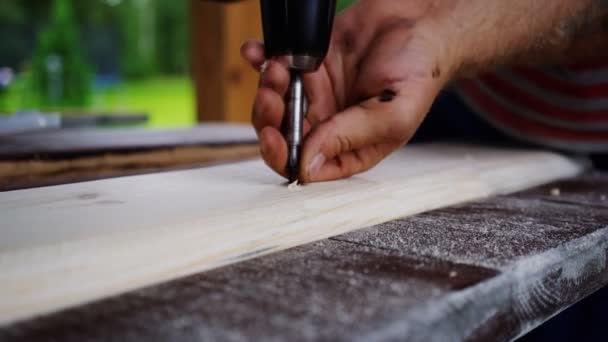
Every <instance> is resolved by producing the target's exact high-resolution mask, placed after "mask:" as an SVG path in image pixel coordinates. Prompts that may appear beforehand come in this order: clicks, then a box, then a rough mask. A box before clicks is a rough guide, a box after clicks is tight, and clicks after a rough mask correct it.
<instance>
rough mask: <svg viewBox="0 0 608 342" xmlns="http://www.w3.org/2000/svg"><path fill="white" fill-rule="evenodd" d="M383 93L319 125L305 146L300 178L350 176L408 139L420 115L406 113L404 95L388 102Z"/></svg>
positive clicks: (319, 179) (367, 167)
mask: <svg viewBox="0 0 608 342" xmlns="http://www.w3.org/2000/svg"><path fill="white" fill-rule="evenodd" d="M389 95H390V94H389ZM383 96H385V97H383ZM386 96H388V95H387V94H384V95H381V96H380V97H378V98H372V99H369V100H367V101H365V102H363V103H360V104H358V105H355V106H352V107H350V108H348V109H346V110H345V111H343V112H341V113H338V114H336V115H334V116H333V117H332V118H331V119H329V120H327V121H325V122H323V123H321V124H319V125H318V126H317V127H316V128H315V130H314V131H313V132H311V134H310V135H309V137H308V138H307V140H306V143H305V145H304V149H303V153H302V168H301V172H300V173H301V174H300V179H302V180H303V181H304V182H319V181H328V180H334V179H339V178H344V177H349V176H352V175H354V174H356V173H360V172H363V171H366V170H368V169H370V168H371V167H373V166H375V165H376V164H377V163H378V162H380V160H382V159H383V158H384V157H386V156H387V155H388V154H389V153H391V152H392V151H394V150H395V149H397V148H399V147H400V146H401V145H402V144H403V143H404V142H405V141H407V140H408V139H409V138H410V137H411V136H412V134H413V132H414V131H415V129H416V128H417V127H418V125H419V124H420V121H421V119H419V118H418V117H419V116H423V115H415V113H408V110H407V108H408V106H407V105H406V103H405V102H406V101H405V98H400V97H399V96H396V95H395V94H394V93H392V95H391V96H395V97H394V98H391V99H390V100H388V101H387V97H386ZM389 97H390V96H389ZM410 108H411V106H410ZM408 114H411V115H408Z"/></svg>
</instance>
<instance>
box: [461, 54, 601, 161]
mask: <svg viewBox="0 0 608 342" xmlns="http://www.w3.org/2000/svg"><path fill="white" fill-rule="evenodd" d="M455 88H456V92H457V93H458V94H459V96H460V97H461V98H462V99H463V100H464V102H465V103H466V104H467V105H468V106H469V107H470V108H471V109H472V110H473V111H474V112H475V113H476V114H478V115H480V116H481V117H482V118H484V119H485V120H487V121H488V122H489V123H491V124H492V125H493V126H495V127H496V128H497V129H499V130H500V131H502V132H504V133H505V134H508V135H510V136H513V137H515V138H518V139H522V140H525V141H528V142H532V143H536V144H540V145H544V146H548V147H553V148H558V149H561V150H565V151H574V152H602V153H605V152H608V63H598V64H595V65H585V66H570V67H551V68H544V69H532V68H523V67H522V68H510V69H501V70H499V71H497V72H494V73H491V74H486V75H483V76H480V77H479V78H476V79H466V80H461V81H458V82H457V84H456V87H455Z"/></svg>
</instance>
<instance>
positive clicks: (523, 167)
mask: <svg viewBox="0 0 608 342" xmlns="http://www.w3.org/2000/svg"><path fill="white" fill-rule="evenodd" d="M583 168H584V165H583V164H582V163H579V162H576V161H573V160H570V159H568V158H565V157H562V156H559V155H557V154H552V153H547V152H533V151H516V150H502V149H491V148H478V147H477V148H474V147H468V146H447V145H428V146H417V147H408V148H406V149H404V150H402V151H399V152H397V153H395V154H393V155H392V156H391V157H390V158H388V159H387V160H386V161H385V162H383V163H382V164H381V165H380V166H379V167H377V168H375V169H373V170H371V171H369V172H367V173H365V174H363V175H359V176H357V177H353V178H351V179H348V180H341V181H336V182H328V183H321V184H314V185H308V186H304V187H301V188H299V189H297V190H288V189H287V188H286V187H285V186H284V185H283V184H282V182H283V181H282V179H280V178H279V177H278V176H276V175H274V174H272V173H271V172H270V171H269V170H268V169H267V168H266V167H265V166H264V165H263V163H262V162H261V161H250V162H242V163H237V164H232V165H224V166H218V167H212V168H207V169H200V170H189V171H179V172H171V173H164V174H157V175H145V176H137V177H126V178H121V179H111V180H104V181H97V182H89V183H82V184H75V185H66V186H57V187H50V188H44V189H37V190H24V191H16V192H8V193H0V217H1V218H2V219H1V221H0V222H1V223H0V322H2V323H9V322H14V321H16V320H20V319H24V318H28V317H31V316H33V315H36V314H41V313H48V312H53V311H56V310H58V309H62V308H66V307H70V306H74V305H78V304H82V303H86V302H90V301H93V300H96V299H100V298H104V297H108V296H111V295H115V294H118V293H122V292H125V291H128V290H132V289H135V288H139V287H142V286H147V285H151V284H156V283H159V282H162V281H166V280H169V279H174V278H177V277H180V276H184V275H189V274H193V273H196V272H200V271H204V270H208V269H212V268H216V267H219V266H222V265H226V264H230V263H234V262H237V261H241V260H245V259H250V258H253V257H255V256H259V255H263V254H268V253H271V252H275V251H279V250H282V249H286V248H289V247H293V246H296V245H301V244H304V243H308V242H312V241H316V240H320V239H323V238H327V237H330V236H335V235H338V234H342V233H344V232H348V231H352V230H355V229H359V228H363V227H368V226H371V225H374V224H378V223H382V222H386V221H389V220H392V219H395V218H399V217H403V216H407V215H412V214H416V213H420V212H423V211H427V210H432V209H436V208H439V207H443V206H447V205H451V204H455V203H459V202H463V201H468V200H472V199H477V198H481V197H486V196H490V195H494V194H503V193H509V192H514V191H518V190H522V189H526V188H528V187H532V186H536V185H539V184H542V183H546V182H549V181H553V180H556V179H559V178H565V177H570V176H574V175H576V174H577V173H579V172H580V171H581V170H582V169H583Z"/></svg>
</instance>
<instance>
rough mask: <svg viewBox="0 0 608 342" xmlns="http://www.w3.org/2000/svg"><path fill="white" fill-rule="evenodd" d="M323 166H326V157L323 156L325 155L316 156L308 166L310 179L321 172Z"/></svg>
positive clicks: (307, 170)
mask: <svg viewBox="0 0 608 342" xmlns="http://www.w3.org/2000/svg"><path fill="white" fill-rule="evenodd" d="M323 164H325V156H324V155H323V153H319V154H317V155H316V156H314V158H312V160H311V161H310V164H308V168H307V169H306V173H307V174H308V177H309V178H313V177H314V176H315V175H316V174H317V173H318V172H319V170H321V167H322V166H323Z"/></svg>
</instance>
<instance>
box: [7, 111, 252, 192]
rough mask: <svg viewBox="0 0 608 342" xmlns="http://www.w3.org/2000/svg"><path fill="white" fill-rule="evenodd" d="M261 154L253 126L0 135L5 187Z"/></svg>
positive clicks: (189, 165)
mask: <svg viewBox="0 0 608 342" xmlns="http://www.w3.org/2000/svg"><path fill="white" fill-rule="evenodd" d="M256 156H258V147H257V137H256V135H255V132H254V130H253V128H251V127H250V126H248V125H230V124H219V123H218V124H214V123H206V124H202V125H200V126H197V127H191V128H179V129H129V128H127V129H124V128H123V129H61V130H49V131H39V132H30V133H21V134H13V135H5V136H1V135H0V191H6V190H13V189H23V188H30V187H38V186H46V185H54V184H65V183H73V182H80V181H86V180H95V179H100V178H107V177H117V176H125V175H133V174H142V173H150V172H159V171H167V170H175V169H179V168H191V167H197V166H204V165H209V164H213V163H218V162H225V161H230V160H240V159H244V158H251V157H256Z"/></svg>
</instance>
